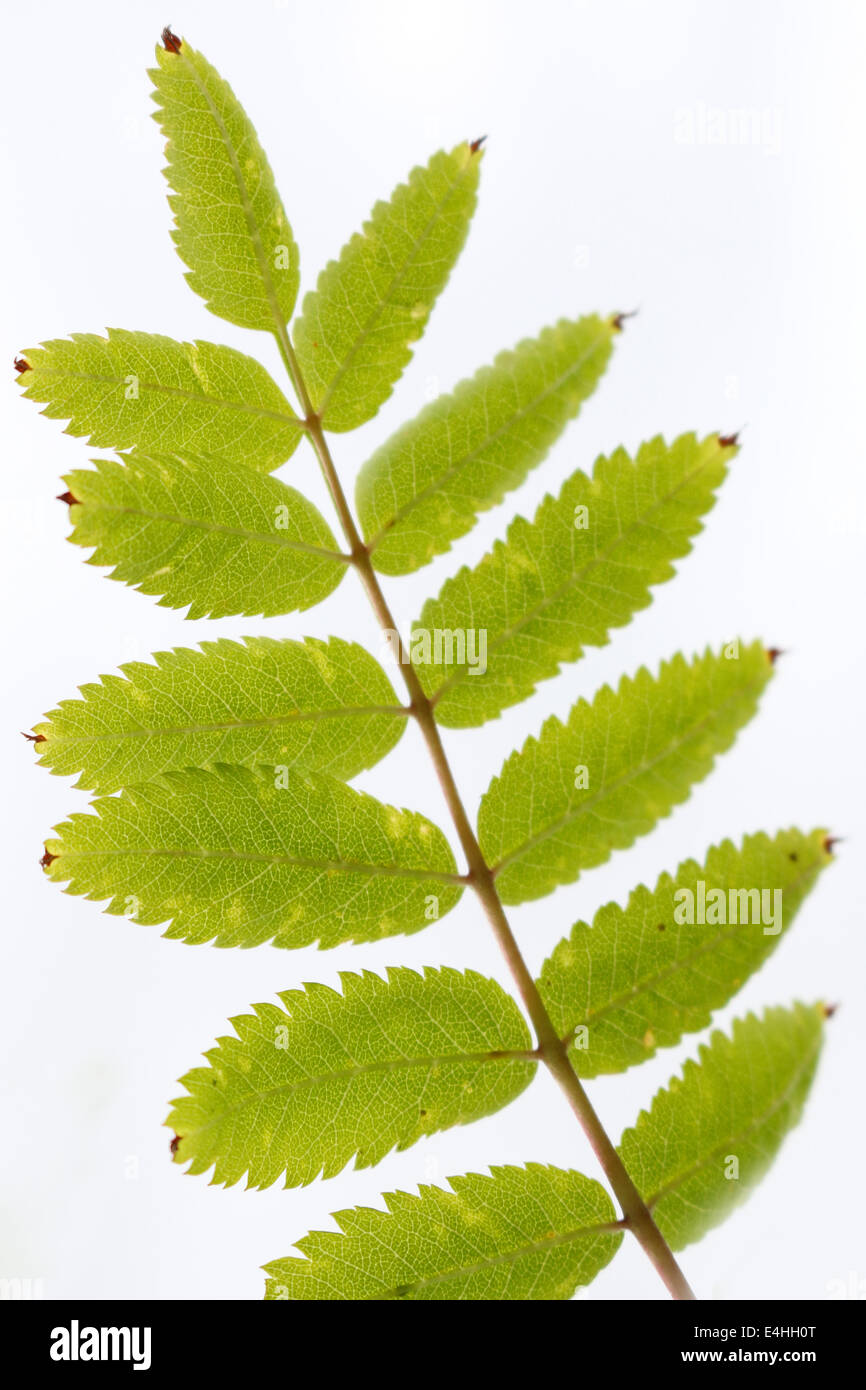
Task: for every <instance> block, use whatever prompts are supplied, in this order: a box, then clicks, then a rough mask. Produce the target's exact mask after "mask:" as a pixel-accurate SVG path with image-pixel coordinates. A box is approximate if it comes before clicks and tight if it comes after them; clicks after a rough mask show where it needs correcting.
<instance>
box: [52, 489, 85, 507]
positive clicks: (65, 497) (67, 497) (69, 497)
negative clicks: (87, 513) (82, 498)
mask: <svg viewBox="0 0 866 1390" xmlns="http://www.w3.org/2000/svg"><path fill="white" fill-rule="evenodd" d="M57 501H58V502H65V503H66V505H67V507H80V505H81V503H80V502H79V500H78V498H77V497H76V496H75V494H74V493H72V492H58V494H57Z"/></svg>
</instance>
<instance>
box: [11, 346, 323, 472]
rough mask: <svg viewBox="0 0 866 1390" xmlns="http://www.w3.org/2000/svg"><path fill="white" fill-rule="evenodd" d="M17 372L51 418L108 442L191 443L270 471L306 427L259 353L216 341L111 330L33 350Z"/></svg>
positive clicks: (120, 445) (113, 445)
mask: <svg viewBox="0 0 866 1390" xmlns="http://www.w3.org/2000/svg"><path fill="white" fill-rule="evenodd" d="M24 360H25V361H26V362H27V364H28V370H27V371H25V372H22V373H21V375H20V376H19V377H18V382H19V385H21V386H23V387H25V388H26V389H25V391H24V394H25V396H26V397H27V398H28V400H31V401H44V402H47V404H46V407H45V409H44V410H43V411H42V414H43V415H47V416H48V417H49V419H52V420H68V421H69V424H68V425H67V427H66V431H65V432H66V433H67V434H75V435H86V436H87V437H88V439H89V441H90V443H91V444H93V445H94V446H95V447H96V448H100V449H132V448H136V447H138V448H140V449H143V450H144V451H145V452H147V451H148V450H151V449H153V450H156V451H160V450H166V451H169V452H173V451H180V452H183V451H184V450H185V449H192V450H193V451H194V452H196V453H199V454H226V455H227V456H228V457H229V458H234V459H237V460H238V461H241V462H243V463H245V464H247V465H248V467H250V468H258V469H260V470H261V471H263V472H265V473H268V472H270V471H271V469H273V468H277V467H278V466H279V465H280V464H281V463H285V461H286V459H287V458H289V456H290V455H291V454H292V453H293V452H294V450H295V447H296V446H297V443H298V440H299V439H300V437H301V425H300V421H299V420H298V418H297V416H296V415H295V414H294V412H293V410H292V408H291V406H290V405H289V402H288V401H287V400H286V398H285V396H284V395H283V393H282V391H281V390H280V389H279V387H278V386H277V385H276V383H275V382H274V381H272V379H271V377H270V376H269V375H268V373H267V372H266V371H265V369H264V367H262V366H261V365H260V364H259V363H258V362H256V361H255V359H254V358H252V357H246V356H245V355H244V354H243V353H242V352H236V351H235V349H234V348H229V347H218V346H217V345H216V344H214V343H202V342H195V343H178V342H175V341H174V339H173V338H164V337H163V336H162V335H161V334H159V333H129V332H127V331H126V330H125V329H122V328H109V330H108V337H107V338H101V337H99V335H98V334H96V333H73V334H72V335H71V337H70V338H53V339H51V341H49V342H47V343H43V344H42V346H41V347H38V348H31V349H29V350H28V351H27V352H26V353H25V354H24Z"/></svg>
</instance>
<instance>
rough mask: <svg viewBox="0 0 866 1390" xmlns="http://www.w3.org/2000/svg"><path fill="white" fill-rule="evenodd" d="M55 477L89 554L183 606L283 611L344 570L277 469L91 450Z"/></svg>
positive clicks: (303, 602)
mask: <svg viewBox="0 0 866 1390" xmlns="http://www.w3.org/2000/svg"><path fill="white" fill-rule="evenodd" d="M94 463H95V465H96V471H95V472H89V471H87V472H85V471H80V472H78V471H77V472H75V473H70V474H69V475H68V476H67V477H66V478H65V479H64V482H65V483H66V484H67V486H68V488H69V491H70V492H71V493H72V496H73V498H74V499H75V503H77V505H72V506H71V507H70V520H71V522H72V525H73V528H74V529H73V532H72V535H71V536H70V540H72V541H73V542H74V543H75V544H76V545H83V546H93V547H95V549H94V553H93V555H91V556H90V558H89V560H88V564H91V565H113V566H114V569H113V570H112V572H111V575H110V576H109V577H110V578H111V579H119V580H122V581H123V582H124V583H125V584H132V585H134V586H135V588H137V589H139V590H140V591H141V592H142V593H143V594H159V595H161V597H160V600H159V601H160V604H161V605H162V606H163V607H166V608H184V607H186V605H187V604H188V605H189V612H188V613H187V615H186V616H187V617H188V618H204V617H210V618H223V617H226V616H227V615H228V614H231V613H243V614H251V613H261V614H264V616H265V617H269V616H271V615H272V614H275V613H291V612H293V611H294V610H296V609H299V610H300V609H304V608H311V607H312V606H313V604H315V603H320V602H321V600H322V599H324V598H327V596H328V594H330V593H332V592H333V590H334V589H336V587H337V585H338V584H339V582H340V580H341V579H342V578H343V575H344V574H345V570H346V561H345V558H344V557H343V556H341V555H340V553H339V551H338V549H337V542H336V541H335V540H334V537H333V534H332V532H331V530H330V528H329V526H328V525H327V523H326V522H325V520H324V518H323V517H322V516H321V515H320V514H319V512H318V511H317V510H316V508H315V507H314V506H313V504H312V503H311V502H308V501H307V499H306V498H305V497H302V496H301V494H300V493H299V492H296V491H295V489H294V488H290V487H286V485H285V483H281V482H279V481H278V479H276V478H269V477H267V476H265V475H264V474H262V473H257V472H255V470H254V469H252V468H246V467H244V465H243V464H239V463H229V462H228V460H226V459H208V458H198V457H196V456H194V455H190V454H187V455H184V457H183V458H180V457H178V456H177V455H170V454H158V455H144V454H138V453H136V454H134V455H132V456H130V457H127V458H125V459H124V460H123V462H122V463H120V462H118V461H117V460H115V459H94Z"/></svg>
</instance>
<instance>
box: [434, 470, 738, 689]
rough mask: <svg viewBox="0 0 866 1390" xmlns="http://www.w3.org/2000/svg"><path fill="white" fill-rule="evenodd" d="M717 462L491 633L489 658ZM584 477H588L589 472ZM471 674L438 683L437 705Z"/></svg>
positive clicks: (463, 670) (462, 671)
mask: <svg viewBox="0 0 866 1390" xmlns="http://www.w3.org/2000/svg"><path fill="white" fill-rule="evenodd" d="M715 463H718V456H717V455H716V456H714V457H712V458H708V459H706V460H705V461H704V462H703V463H702V464H701V465H700V466H699V467H697V468H694V469H692V471H691V472H690V473H687V474H686V475H685V477H684V478H682V480H681V481H680V482H679V483H678V484H677V486H676V487H675V488H672V489H671V491H670V492H666V493H665V494H664V495H663V496H662V497H659V498H657V499H656V501H655V502H654V503H653V505H652V506H651V507H650V508H649V510H648V511H646V512H642V513H641V514H640V515H639V516H638V517H636V518H635V520H634V521H632V522H631V523H630V525H629V526H627V527H626V529H625V530H624V531H620V532H619V534H618V535H617V536H616V537H615V538H614V540H613V542H612V544H611V545H609V546H608V547H606V548H605V549H604V550H602V551H600V552H599V553H597V554H596V555H594V556H593V557H592V559H591V560H589V561H588V562H587V563H586V564H585V565H584V566H583V567H582V568H581V569H579V570H574V571H573V572H572V574H571V575H570V577H569V578H568V579H567V580H566V581H565V583H564V584H562V585H560V586H559V588H557V589H554V590H553V592H552V593H550V594H546V595H545V596H544V598H542V599H540V600H539V602H538V603H536V604H534V605H533V607H532V608H530V609H527V611H526V612H525V613H524V614H522V616H521V617H520V618H519V619H518V620H517V621H516V622H514V623H511V624H510V626H509V627H506V628H503V630H502V631H501V632H500V633H497V634H495V635H494V636H493V637H492V638H491V637H490V636H489V634H488V639H487V656H488V662H489V659H490V656H491V654H492V653H493V652H495V651H496V649H497V647H499V646H501V645H502V643H504V642H507V641H508V640H509V638H511V637H513V636H514V635H515V634H516V633H518V632H520V631H521V629H522V628H524V627H526V626H527V624H528V623H531V622H533V621H534V620H535V618H537V617H538V616H539V614H541V613H543V612H544V611H545V609H547V608H549V607H550V606H551V604H554V603H558V602H559V600H560V599H561V598H563V597H564V596H565V595H566V594H567V593H568V592H569V590H570V589H573V588H575V586H576V585H578V584H579V583H581V582H582V581H583V580H584V579H585V578H586V576H587V575H588V574H591V573H592V571H593V570H594V569H595V568H597V566H598V565H602V564H605V563H606V562H607V561H608V560H609V559H610V557H611V555H613V554H614V553H615V552H616V550H617V549H618V548H619V547H620V546H621V545H623V544H624V543H625V541H626V540H627V538H628V537H629V536H630V535H631V534H632V533H633V532H634V531H637V530H639V529H640V528H641V527H642V526H646V525H647V523H648V521H649V519H650V518H651V517H652V516H654V514H655V513H656V512H657V511H658V510H659V508H660V507H666V506H668V505H669V504H670V503H671V502H672V501H673V500H674V499H675V498H676V497H678V495H679V494H680V493H681V492H682V491H683V490H684V489H685V488H687V487H688V486H689V485H690V484H691V483H693V482H695V481H696V480H697V479H698V478H699V477H700V476H701V474H702V473H704V472H705V471H706V470H707V469H708V468H710V466H711V465H712V464H715ZM584 477H586V475H585V474H584ZM587 481H588V482H591V479H589V478H587ZM557 500H559V499H557ZM702 516H703V513H699V515H698V517H697V522H698V527H700V519H701V517H702ZM535 524H536V523H535V522H533V523H532V525H533V526H534V525H535ZM693 534H694V532H690V533H689V540H690V539H691V536H692V535H693ZM505 545H506V547H507V545H508V541H507V540H506V542H505ZM674 558H675V559H678V558H682V557H680V556H675V557H674ZM479 570H480V566H479ZM452 582H456V581H452ZM653 582H654V581H652V580H651V579H648V580H646V582H645V584H644V586H643V588H644V590H646V591H648V590H649V589H650V588H651V587H652V585H653ZM612 626H615V624H612ZM620 626H622V624H620ZM584 641H585V643H586V645H587V646H594V645H596V644H595V643H593V642H592V641H590V640H589V639H588V638H586V639H584ZM579 655H580V652H578V656H579ZM576 659H577V658H576ZM561 664H562V662H561V660H560V661H557V662H556V663H555V670H556V671H559V669H560V666H561ZM468 674H469V668H468V667H461V668H458V669H457V671H456V672H455V674H454V675H453V676H449V677H448V679H447V680H445V681H443V682H442V684H441V685H440V686H438V687H437V688H436V690H435V691H434V693H433V694H432V695H431V696H430V699H431V701H432V703H433V704H434V705H435V704H438V702H439V701H440V700H441V699H442V697H443V695H445V694H446V693H447V692H448V691H449V690H451V689H453V687H454V686H455V685H458V684H460V682H461V681H464V680H466V679H467V677H468ZM532 689H533V690H534V689H535V685H534V683H533V685H532ZM530 693H531V692H530Z"/></svg>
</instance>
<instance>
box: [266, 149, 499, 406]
mask: <svg viewBox="0 0 866 1390" xmlns="http://www.w3.org/2000/svg"><path fill="white" fill-rule="evenodd" d="M482 157H483V153H482V151H481V150H480V149H476V150H473V149H472V148H471V146H470V145H468V144H466V143H464V144H462V145H458V146H457V147H456V148H455V149H454V150H452V151H451V152H450V153H446V152H445V151H444V150H443V151H440V152H439V153H438V154H435V155H434V156H433V158H432V159H431V160H430V161H429V163H428V164H427V165H426V166H424V167H423V168H420V167H419V168H416V169H413V170H412V173H411V174H410V175H409V178H408V180H407V181H406V183H404V184H400V185H399V186H398V187H397V188H396V189H395V190H394V192H393V194H392V195H391V198H390V199H389V201H388V202H386V203H385V202H380V203H377V204H376V206H375V207H374V208H373V211H372V213H371V215H370V220H369V221H368V222H366V223H365V224H364V227H363V229H362V231H361V232H359V233H356V234H355V235H354V236H353V237H352V238H351V240H350V241H349V242H347V244H346V245H345V246H344V247H343V250H342V251H341V253H340V256H339V258H338V259H337V260H336V261H330V262H329V263H328V265H327V266H326V267H325V269H324V270H323V271H322V273H321V275H320V276H319V279H318V283H317V285H316V288H315V290H313V291H311V292H310V293H309V294H308V295H307V296H306V297H305V299H304V304H303V310H302V312H301V315H300V318H299V319H298V320H297V322H296V324H295V326H294V330H293V334H292V336H293V340H294V345H295V350H296V352H297V356H298V361H299V363H300V367H301V373H302V375H303V378H304V381H305V383H306V386H307V390H308V392H309V394H310V398H311V400H312V403H313V406H314V408H315V410H316V412H317V413H318V414H319V415H320V416H321V418H322V422H323V424H324V426H325V428H326V429H329V430H336V431H343V430H350V429H355V428H356V426H358V425H361V424H363V423H364V422H365V421H366V420H369V419H371V418H372V417H373V416H374V415H375V414H376V412H377V411H378V409H379V407H380V406H381V405H382V404H383V402H384V401H386V400H387V399H388V397H389V396H390V395H391V392H392V391H393V388H394V385H395V383H396V381H397V380H398V378H399V377H400V376H401V374H402V372H403V370H404V368H405V367H406V365H407V364H408V362H409V361H410V359H411V357H412V346H411V345H412V344H413V343H414V342H415V341H416V340H417V339H418V338H420V336H421V333H422V332H423V330H424V326H425V324H426V322H427V318H428V317H429V314H430V312H431V310H432V308H433V305H434V304H435V302H436V300H437V298H438V296H439V294H440V292H441V291H442V289H443V288H444V287H445V284H446V282H447V280H448V277H449V275H450V273H451V270H452V268H453V266H454V263H455V261H456V260H457V257H458V256H459V254H460V252H461V250H462V249H463V244H464V242H465V240H466V236H467V233H468V231H469V223H470V220H471V218H472V214H473V212H474V211H475V202H476V194H477V189H478V177H479V171H480V165H481V159H482Z"/></svg>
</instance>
